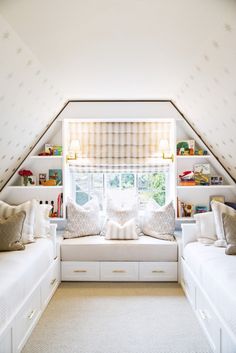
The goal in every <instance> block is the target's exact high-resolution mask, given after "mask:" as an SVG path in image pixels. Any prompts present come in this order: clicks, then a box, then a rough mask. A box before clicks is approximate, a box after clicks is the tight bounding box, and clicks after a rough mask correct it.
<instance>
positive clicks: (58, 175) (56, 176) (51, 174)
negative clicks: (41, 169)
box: [48, 169, 62, 186]
mask: <svg viewBox="0 0 236 353" xmlns="http://www.w3.org/2000/svg"><path fill="white" fill-rule="evenodd" d="M48 179H49V180H55V181H56V185H57V186H60V185H62V169H49V171H48Z"/></svg>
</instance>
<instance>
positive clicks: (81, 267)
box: [61, 261, 100, 281]
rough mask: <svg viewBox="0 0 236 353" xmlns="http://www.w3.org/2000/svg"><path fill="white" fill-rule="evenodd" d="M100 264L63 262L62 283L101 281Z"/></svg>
mask: <svg viewBox="0 0 236 353" xmlns="http://www.w3.org/2000/svg"><path fill="white" fill-rule="evenodd" d="M99 268H100V266H99V262H83V261H81V262H80V261H62V262H61V279H62V281H99V279H100V269H99Z"/></svg>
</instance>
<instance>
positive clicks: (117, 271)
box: [112, 270, 126, 273]
mask: <svg viewBox="0 0 236 353" xmlns="http://www.w3.org/2000/svg"><path fill="white" fill-rule="evenodd" d="M112 272H113V273H126V271H125V270H113V271H112Z"/></svg>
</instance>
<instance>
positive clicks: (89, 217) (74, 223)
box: [64, 198, 101, 239]
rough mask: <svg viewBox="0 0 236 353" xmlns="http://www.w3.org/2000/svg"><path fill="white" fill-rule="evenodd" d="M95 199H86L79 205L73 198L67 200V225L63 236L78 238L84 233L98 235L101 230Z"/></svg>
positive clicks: (97, 205) (97, 204)
mask: <svg viewBox="0 0 236 353" xmlns="http://www.w3.org/2000/svg"><path fill="white" fill-rule="evenodd" d="M99 211H100V210H99V203H98V201H97V199H95V198H94V199H92V200H90V201H88V202H87V203H86V204H85V205H83V206H79V205H77V204H76V203H75V202H74V201H73V200H71V199H69V200H68V202H67V227H66V231H65V233H64V238H67V239H69V238H78V237H84V236H86V235H98V234H100V232H101V222H100V215H99Z"/></svg>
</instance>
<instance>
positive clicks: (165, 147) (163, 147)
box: [159, 139, 174, 162]
mask: <svg viewBox="0 0 236 353" xmlns="http://www.w3.org/2000/svg"><path fill="white" fill-rule="evenodd" d="M159 149H160V151H161V153H162V159H171V160H172V162H174V154H173V153H170V147H169V141H168V140H164V139H163V140H160V143H159Z"/></svg>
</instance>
